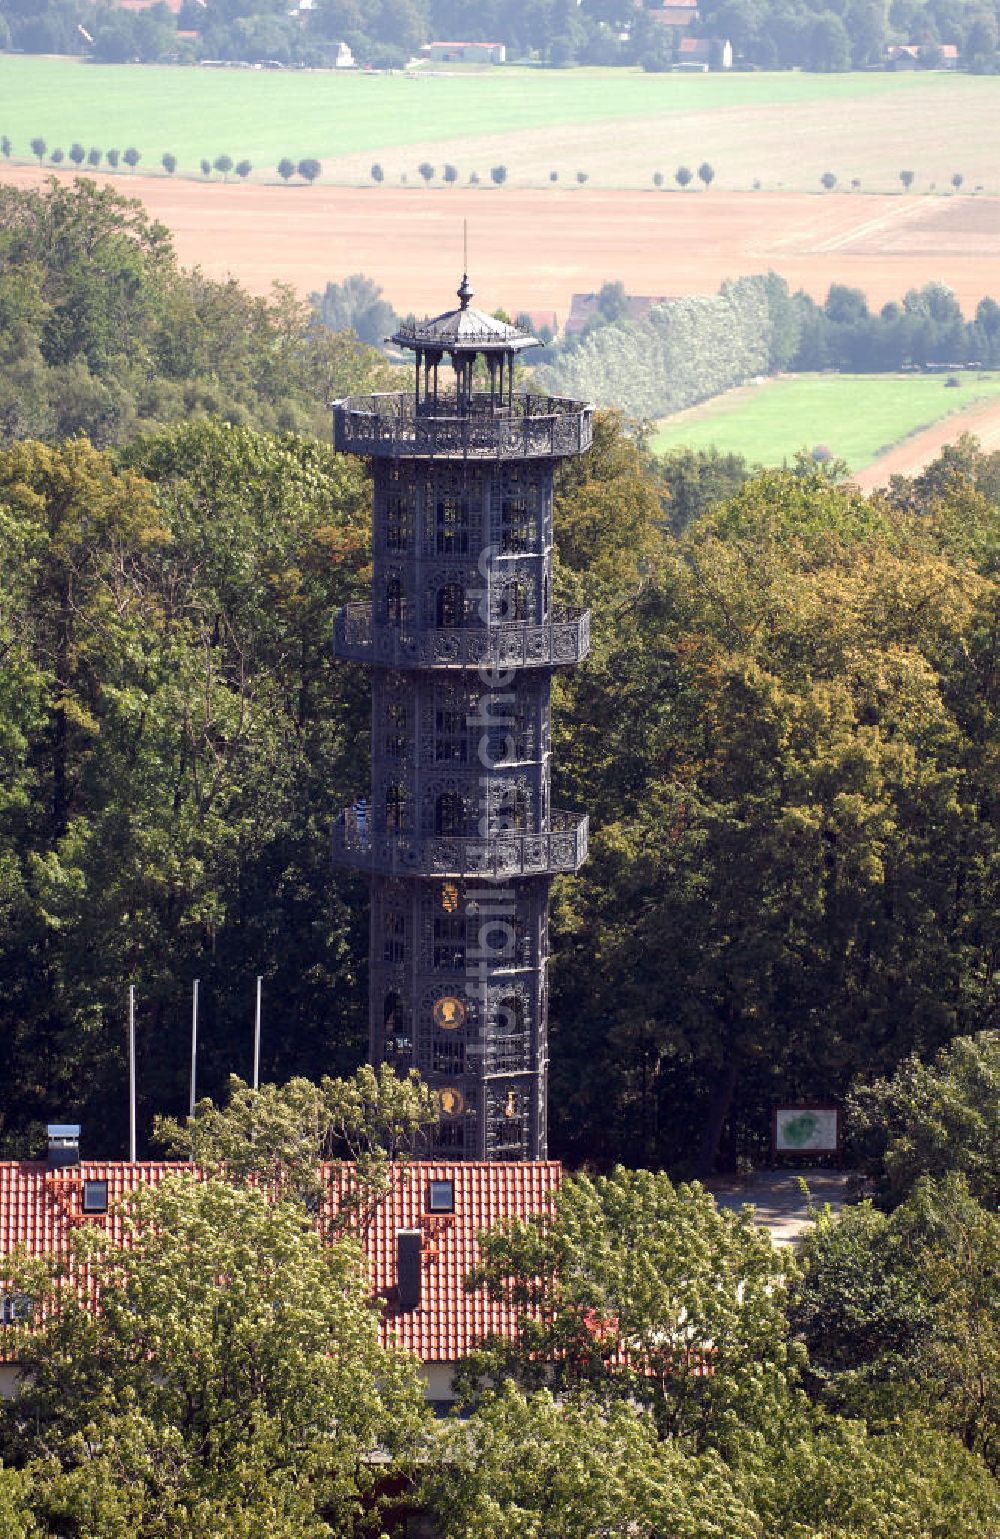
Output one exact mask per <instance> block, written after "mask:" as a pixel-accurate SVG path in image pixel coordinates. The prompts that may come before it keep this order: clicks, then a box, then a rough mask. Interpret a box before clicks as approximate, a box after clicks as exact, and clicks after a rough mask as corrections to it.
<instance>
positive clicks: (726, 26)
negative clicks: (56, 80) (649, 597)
mask: <svg viewBox="0 0 1000 1539" xmlns="http://www.w3.org/2000/svg"><path fill="white" fill-rule="evenodd" d="M673 30H674V29H671V28H666V27H663V26H660V25H658V24H657V22H656V21H655V20H654V19H653V17H652V14H651V9H650V8H644V7H639V8H638V9H637V8H636V6H635V5H634V4H633V3H632V0H581V3H580V5H579V6H567V5H557V4H548V5H538V4H536V3H534V0H504V3H503V4H500V3H499V0H477V3H476V4H474V5H473V6H471V7H470V6H469V5H459V4H457V3H456V0H316V4H315V5H314V6H312V7H311V8H309V9H308V10H307V11H303V12H296V13H293V14H289V11H288V6H287V4H286V3H285V0H185V3H184V5H183V6H182V7H181V9H180V11H179V12H178V13H177V14H176V16H175V15H174V14H172V12H171V11H170V10H169V9H168V8H167V7H166V6H165V5H162V4H161V5H155V6H152V7H149V8H146V9H143V10H140V11H131V10H123V9H121V8H116V7H108V6H104V5H99V4H96V3H95V0H41V3H40V4H37V5H31V6H27V5H25V4H23V3H22V0H0V48H5V47H14V48H18V49H22V50H24V51H25V52H27V53H82V52H84V51H90V50H91V47H92V51H93V53H94V56H95V57H97V58H98V59H103V60H106V61H109V62H126V61H131V60H133V59H139V60H143V61H146V62H152V61H156V60H168V59H169V60H178V61H180V62H187V61H190V62H194V61H195V60H197V59H199V58H202V59H235V60H267V61H270V62H273V63H279V64H310V65H330V64H333V63H334V61H335V59H336V54H337V48H338V45H339V44H340V43H341V42H346V43H348V45H349V46H350V48H351V49H352V51H353V53H354V56H355V58H356V59H357V61H358V62H359V63H360V64H372V65H378V66H390V67H391V66H396V67H399V66H402V65H403V64H405V63H406V61H407V59H409V58H410V57H412V55H413V54H414V53H416V52H417V50H418V49H419V48H420V47H421V45H422V44H424V43H426V42H428V41H431V40H432V39H435V38H450V39H469V40H475V39H479V38H487V39H489V40H490V41H496V42H500V43H503V44H505V45H506V47H507V49H508V52H509V54H510V55H511V56H512V57H514V58H528V57H532V58H538V59H541V60H543V61H544V62H546V63H549V64H553V65H568V64H605V65H615V64H642V65H643V66H644V67H645V68H647V69H652V70H657V69H666V68H669V67H670V66H671V65H672V64H673V62H674V57H675V48H676V43H675V40H674V39H673V37H672V36H671V33H672V31H673ZM697 30H698V31H699V32H700V33H701V34H702V35H703V36H705V37H707V38H719V39H727V38H728V39H731V40H732V42H733V45H734V48H735V49H736V53H737V57H738V58H739V59H741V60H743V61H745V62H746V63H748V64H751V65H754V66H756V67H757V68H761V69H778V68H787V67H792V66H798V67H800V68H804V69H812V70H822V71H828V70H847V69H863V68H871V67H872V66H877V65H879V64H881V63H882V61H883V57H884V50H885V47H886V45H887V44H889V43H892V42H900V43H908V44H913V43H916V44H918V45H920V47H921V56H920V61H921V62H922V63H923V64H925V65H928V66H931V67H933V66H935V65H938V64H940V62H941V54H940V45H942V44H948V45H951V46H955V47H957V48H958V49H959V54H960V59H961V62H962V64H963V65H964V67H966V68H968V69H971V70H975V71H978V72H985V73H992V72H993V71H994V70H995V69H996V67H997V4H996V0H924V3H921V0H892V4H891V6H889V7H888V9H887V8H886V7H884V6H882V5H880V4H877V3H875V0H704V3H703V4H702V5H701V6H699V21H698V27H697ZM192 33H193V34H194V35H193V36H192V35H191V34H192ZM181 34H188V35H181ZM88 37H90V38H92V39H93V43H92V45H91V44H90V43H88V42H87V38H88Z"/></svg>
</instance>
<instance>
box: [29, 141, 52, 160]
mask: <svg viewBox="0 0 1000 1539" xmlns="http://www.w3.org/2000/svg"><path fill="white" fill-rule="evenodd" d="M47 149H48V145H47V144H46V143H45V140H44V139H41V138H35V139H32V141H31V153H32V155H35V156H37V158H38V164H39V165H41V163H42V161H43V160H44V158H45V152H46V150H47Z"/></svg>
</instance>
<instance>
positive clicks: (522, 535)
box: [496, 496, 538, 556]
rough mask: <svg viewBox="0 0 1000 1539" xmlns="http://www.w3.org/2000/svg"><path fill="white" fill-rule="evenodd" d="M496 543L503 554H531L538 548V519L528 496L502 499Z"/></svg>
mask: <svg viewBox="0 0 1000 1539" xmlns="http://www.w3.org/2000/svg"><path fill="white" fill-rule="evenodd" d="M496 543H497V545H498V546H499V549H500V554H501V556H524V555H530V554H532V553H533V552H534V551H535V550H536V549H537V546H538V519H537V517H536V516H535V513H534V512H533V510H532V508H531V507H530V505H529V503H528V500H527V498H526V497H524V496H519V497H504V498H503V499H502V501H501V503H500V525H499V529H498V530H497V541H496Z"/></svg>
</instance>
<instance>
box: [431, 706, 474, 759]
mask: <svg viewBox="0 0 1000 1539" xmlns="http://www.w3.org/2000/svg"><path fill="white" fill-rule="evenodd" d="M468 757H469V728H468V726H467V723H466V712H465V709H464V708H461V707H460V708H457V709H456V708H455V707H454V706H451V705H448V706H438V707H437V708H436V710H435V712H434V761H435V763H436V764H465V763H466V762H467V761H468Z"/></svg>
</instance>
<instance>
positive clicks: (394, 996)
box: [382, 989, 413, 1058]
mask: <svg viewBox="0 0 1000 1539" xmlns="http://www.w3.org/2000/svg"><path fill="white" fill-rule="evenodd" d="M382 1042H383V1046H384V1048H385V1052H386V1056H387V1057H390V1058H398V1057H401V1056H405V1055H407V1054H409V1052H410V1050H411V1048H412V1046H413V1044H412V1041H411V1038H410V1014H409V1011H408V1010H407V1008H406V1006H405V1004H404V1003H403V1000H402V998H401V997H400V995H399V994H398V992H397V991H396V990H395V989H391V990H390V991H389V993H388V994H386V996H385V1001H384V1003H383V1006H382Z"/></svg>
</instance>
